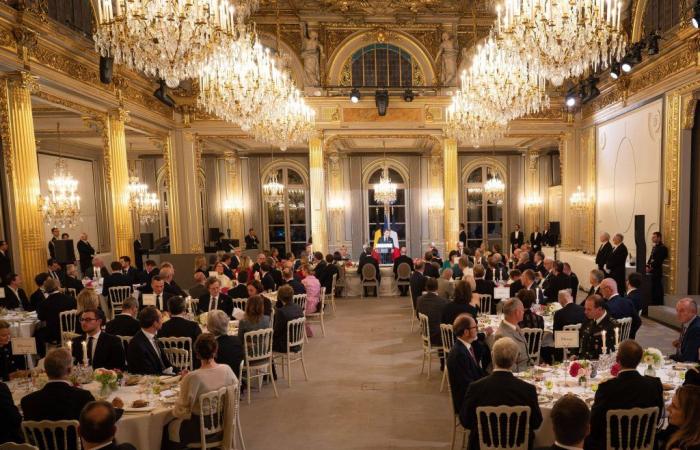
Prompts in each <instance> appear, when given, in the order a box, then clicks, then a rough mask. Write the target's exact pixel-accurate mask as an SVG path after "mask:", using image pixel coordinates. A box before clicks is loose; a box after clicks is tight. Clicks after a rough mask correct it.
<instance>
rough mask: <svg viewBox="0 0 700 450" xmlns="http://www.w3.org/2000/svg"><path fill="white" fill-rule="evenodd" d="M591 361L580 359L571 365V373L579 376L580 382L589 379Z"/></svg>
mask: <svg viewBox="0 0 700 450" xmlns="http://www.w3.org/2000/svg"><path fill="white" fill-rule="evenodd" d="M591 370H592V367H591V363H590V361H588V360H585V359H580V360H577V361H573V362H572V363H571V365H570V366H569V375H571V376H572V377H574V378H578V383H579V384H583V383H585V382H586V381H588V378H590V376H591Z"/></svg>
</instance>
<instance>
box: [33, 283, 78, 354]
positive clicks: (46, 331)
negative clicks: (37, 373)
mask: <svg viewBox="0 0 700 450" xmlns="http://www.w3.org/2000/svg"><path fill="white" fill-rule="evenodd" d="M44 291H45V292H46V294H47V296H46V299H44V300H43V301H41V302H40V303H39V304H38V305H37V308H36V312H37V318H38V319H39V320H41V321H42V322H44V324H45V326H44V328H41V329H38V330H37V331H36V338H37V348H38V351H39V353H40V354H41V355H42V356H43V350H42V349H43V348H44V344H46V343H47V342H58V341H59V340H60V339H61V326H60V321H59V314H60V313H61V312H63V311H68V310H71V309H75V306H76V303H75V299H74V298H73V297H68V296H67V295H65V294H62V293H61V292H60V291H59V290H58V282H57V281H56V280H54V279H53V278H49V279H47V280H46V281H45V282H44ZM71 331H72V330H71Z"/></svg>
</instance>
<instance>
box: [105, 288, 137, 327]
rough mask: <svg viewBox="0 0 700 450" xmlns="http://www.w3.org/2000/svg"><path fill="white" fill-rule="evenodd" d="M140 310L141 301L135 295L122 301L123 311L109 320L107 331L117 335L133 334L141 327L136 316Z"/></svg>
mask: <svg viewBox="0 0 700 450" xmlns="http://www.w3.org/2000/svg"><path fill="white" fill-rule="evenodd" d="M138 312H139V302H138V300H136V299H135V298H134V297H128V298H127V299H126V300H124V303H122V312H121V313H119V314H117V315H116V316H114V319H112V320H110V321H109V322H107V325H106V326H105V331H106V332H107V333H109V334H112V335H115V336H133V335H135V334H136V333H138V331H139V330H140V329H141V325H139V321H138V320H136V316H137V314H138Z"/></svg>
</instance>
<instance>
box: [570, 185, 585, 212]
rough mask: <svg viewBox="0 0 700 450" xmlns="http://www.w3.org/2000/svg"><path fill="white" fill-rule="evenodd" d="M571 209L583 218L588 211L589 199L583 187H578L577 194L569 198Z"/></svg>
mask: <svg viewBox="0 0 700 450" xmlns="http://www.w3.org/2000/svg"><path fill="white" fill-rule="evenodd" d="M569 209H570V210H571V212H573V213H574V214H575V215H577V216H583V215H585V214H586V212H587V211H588V197H587V196H586V193H585V192H583V191H582V190H581V186H578V187H577V188H576V192H574V193H572V194H571V197H569Z"/></svg>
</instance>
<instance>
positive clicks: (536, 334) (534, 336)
mask: <svg viewBox="0 0 700 450" xmlns="http://www.w3.org/2000/svg"><path fill="white" fill-rule="evenodd" d="M522 333H523V336H525V340H527V352H528V354H529V356H530V358H532V359H533V360H534V361H535V364H537V363H539V362H540V348H541V347H542V336H543V334H544V330H543V329H542V328H523V329H522Z"/></svg>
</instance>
